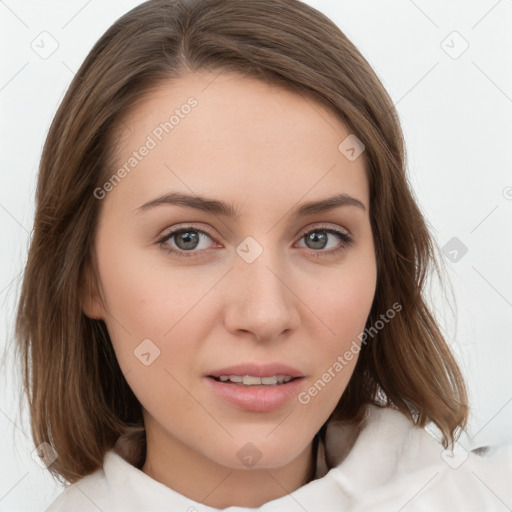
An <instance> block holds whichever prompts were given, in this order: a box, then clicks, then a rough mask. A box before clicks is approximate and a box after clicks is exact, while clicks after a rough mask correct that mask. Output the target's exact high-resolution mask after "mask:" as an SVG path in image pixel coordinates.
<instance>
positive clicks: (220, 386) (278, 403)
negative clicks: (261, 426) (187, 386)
mask: <svg viewBox="0 0 512 512" xmlns="http://www.w3.org/2000/svg"><path fill="white" fill-rule="evenodd" d="M204 377H205V378H206V379H205V380H206V382H207V383H209V384H208V388H209V389H210V391H211V392H213V394H214V395H215V396H217V397H219V398H220V399H222V401H224V403H226V402H227V403H229V404H230V405H231V406H234V407H235V408H236V409H239V410H242V411H247V412H258V413H263V412H271V411H275V410H277V409H280V408H281V407H284V406H285V405H286V404H289V403H290V402H291V401H292V400H293V398H294V397H296V396H297V395H298V394H299V392H300V390H301V388H302V387H303V386H304V384H303V381H304V380H305V376H304V375H302V374H301V373H300V372H299V371H298V370H296V369H294V368H291V367H289V366H285V365H282V364H267V365H264V366H262V365H257V364H251V363H248V364H243V365H238V366H230V367H228V368H223V369H221V370H214V371H211V372H208V373H207V374H206V375H204Z"/></svg>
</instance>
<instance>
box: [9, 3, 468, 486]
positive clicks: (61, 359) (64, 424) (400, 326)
mask: <svg viewBox="0 0 512 512" xmlns="http://www.w3.org/2000/svg"><path fill="white" fill-rule="evenodd" d="M196 70H212V71H214V70H219V71H220V70H229V71H234V72H238V73H241V74H243V75H246V76H250V77H254V78H257V79H260V80H265V81H267V82H269V83H272V84H277V85H280V86H282V87H287V88H289V89H291V90H293V91H295V92H297V93H301V94H304V95H308V96H309V97H310V98H314V99H315V100H316V101H318V102H321V103H323V104H324V105H326V106H328V107H329V108H330V109H331V110H332V111H333V112H334V113H335V114H336V115H337V116H338V117H339V119H340V121H342V122H343V123H345V124H346V126H348V127H349V128H350V131H351V132H352V133H353V134H355V135H356V136H357V137H358V138H359V139H360V140H361V141H362V142H363V144H364V145H365V147H366V149H365V152H364V158H365V165H366V171H367V177H368V181H369V185H370V215H371V226H372V231H373V236H374V243H375V250H376V258H377V288H376V292H375V297H374V301H373V304H372V308H371V312H370V315H369V317H368V320H367V326H368V327H370V326H372V325H374V324H375V322H377V321H378V319H379V315H381V314H382V313H383V312H384V311H386V310H387V309H389V307H390V305H391V304H393V303H396V302H397V303H399V304H400V305H401V306H402V309H401V311H400V313H399V314H397V315H396V317H395V318H394V319H393V320H392V321H391V322H389V323H388V324H387V325H386V326H385V328H383V329H382V330H381V331H380V332H379V333H378V334H377V335H376V336H375V337H374V338H373V339H372V340H371V342H370V343H365V344H362V346H361V352H360V354H359V359H358V361H357V365H356V368H355V370H354V374H353V376H352V378H351V380H350V382H349V384H348V387H347V389H346V391H345V392H344V394H343V396H342V397H341V399H340V401H339V404H338V405H337V407H336V409H335V411H334V412H333V416H336V417H337V418H340V419H343V420H347V421H357V420H358V419H360V417H361V411H362V410H363V406H364V405H365V404H367V403H376V404H378V405H381V406H388V407H389V406H392V407H395V408H397V409H398V410H400V411H401V412H402V413H404V414H405V415H407V416H408V417H409V418H410V419H411V421H413V422H414V423H416V424H418V425H420V426H425V425H427V424H429V423H430V422H433V423H434V424H435V425H437V427H438V428H439V430H440V431H441V432H442V436H443V445H444V446H445V447H446V446H448V444H450V443H452V442H453V441H454V440H455V438H456V435H457V432H458V431H459V429H462V428H464V427H465V425H466V421H467V414H468V406H467V397H466V391H465V386H464V382H463V378H462V375H461V372H460V370H459V368H458V367H457V364H456V362H455V359H454V357H453V356H452V354H451V352H450V349H449V346H448V344H447V343H446V341H445V339H444V337H443V334H442V332H441V330H440V328H439V326H438V325H437V323H436V321H435V319H434V318H433V316H432V314H431V312H430V310H429V307H428V306H427V304H426V302H425V298H424V294H425V293H424V285H425V282H426V278H427V277H428V275H429V271H430V270H431V269H435V270H436V271H437V273H438V274H439V264H438V260H437V259H436V254H435V249H436V246H435V243H434V241H433V239H432V238H431V235H430V234H429V231H428V228H427V226H426V222H425V220H424V218H423V216H422V213H421V211H420V209H419V207H418V206H417V204H416V202H415V199H414V196H413V193H412V191H411V190H410V187H409V184H408V181H407V176H406V164H405V150H404V142H403V137H402V132H401V128H400V124H399V121H398V117H397V114H396V111H395V108H394V105H393V103H392V101H391V99H390V97H389V96H388V94H387V93H386V91H385V90H384V87H383V86H382V84H381V82H380V81H379V79H378V78H377V76H376V75H375V73H374V72H373V70H372V69H371V67H370V65H369V64H368V62H367V61H366V60H365V59H364V58H363V56H362V55H361V54H360V53H359V51H358V50H357V49H356V48H355V47H354V46H353V44H352V43H351V42H350V41H349V40H348V39H347V37H346V36H345V35H344V34H343V33H342V32H341V31H340V29H339V28H338V27H337V26H336V25H335V24H334V23H333V22H332V21H331V20H329V19H328V18H327V17H326V16H324V15H323V14H321V13H320V12H318V11H317V10H315V9H313V8H312V7H310V6H308V5H306V4H304V3H302V2H300V1H298V0H230V1H229V2H227V1H225V0H208V1H200V0H150V1H148V2H145V3H143V4H141V5H139V6H138V7H136V8H135V9H133V10H131V11H130V12H128V13H127V14H125V15H124V16H122V17H121V18H120V19H119V20H117V21H116V22H115V23H114V24H113V25H112V26H111V27H110V28H109V29H108V30H107V32H106V33H105V34H104V35H103V36H102V37H101V38H100V39H99V41H98V42H97V43H96V44H95V46H94V47H93V49H92V50H91V52H90V53H89V55H88V56H87V58H86V59H85V61H84V63H83V64H82V66H81V67H80V69H79V70H78V72H77V74H76V76H75V77H74V79H73V81H72V83H71V85H70V87H69V89H68V91H67V93H66V95H65V97H64V99H63V101H62V103H61V105H60V107H59V109H58V111H57V113H56V115H55V118H54V120H53V122H52V125H51V128H50V130H49V133H48V136H47V139H46V142H45V145H44V150H43V154H42V158H41V162H40V169H39V178H38V184H37V193H36V215H35V223H34V230H33V237H32V240H31V245H30V249H29V253H28V261H27V265H26V269H25V274H24V280H23V285H22V290H21V295H20V300H19V305H18V313H17V318H16V343H17V345H16V348H17V354H18V357H19V360H20V366H21V368H22V372H23V384H24V390H25V393H26V395H27V397H28V401H29V412H30V416H31V424H32V435H33V439H34V441H35V444H36V445H39V444H41V443H43V442H47V443H49V444H51V445H52V446H53V447H54V448H55V450H56V451H57V453H58V458H57V459H56V460H55V462H54V463H53V464H52V465H51V466H50V467H49V470H50V471H51V473H52V474H53V476H54V477H56V478H63V479H65V480H67V481H69V482H71V483H72V482H75V481H76V480H78V479H79V478H81V477H82V476H84V475H86V474H89V473H91V472H93V471H94V470H96V469H98V468H99V467H101V465H102V462H103V457H104V455H105V453H106V451H107V450H109V449H111V448H112V447H113V446H114V444H115V442H116V440H117V439H118V438H119V437H120V436H121V435H123V434H126V435H129V434H130V433H133V434H134V436H133V439H134V442H138V448H139V449H138V450H136V454H135V455H134V456H133V463H135V464H137V465H138V466H139V467H140V465H141V461H142V460H143V458H144V438H143V421H142V412H141V406H140V404H139V402H138V400H137V399H136V397H135V395H134V394H133V392H132V391H131V389H130V388H129V386H128V384H127V382H126V381H125V379H124V376H123V374H122V372H121V370H120V368H119V365H118V363H117V360H116V357H115V353H114V351H113V348H112V345H111V342H110V339H109V335H108V331H107V329H106V326H105V324H104V323H103V322H102V321H101V320H95V319H91V318H89V317H87V316H86V315H85V314H84V312H83V311H82V308H81V301H80V296H81V283H82V279H83V275H84V271H85V269H86V268H88V266H89V265H90V267H91V268H92V269H93V270H94V268H95V266H94V256H93V254H94V243H93V242H94V235H95V230H96V225H97V219H98V213H99V207H100V202H99V201H98V200H97V199H96V198H95V196H94V194H93V191H94V189H95V188H96V187H98V186H101V184H102V183H104V182H105V176H110V175H112V155H113V153H114V151H115V147H116V146H115V141H116V127H117V126H118V125H119V123H120V122H121V121H122V116H123V115H125V114H126V112H127V111H128V109H129V108H131V107H133V105H134V104H135V103H136V102H138V101H140V100H141V98H143V97H144V96H145V95H146V94H147V93H148V91H150V90H151V89H152V88H153V87H155V86H156V85H158V84H161V83H162V82H163V81H166V80H172V79H173V78H176V79H179V77H180V76H182V75H183V74H185V73H189V72H193V71H196ZM340 142H341V141H340ZM95 278H96V279H97V276H96V275H95ZM141 433H142V436H141V435H140V434H141Z"/></svg>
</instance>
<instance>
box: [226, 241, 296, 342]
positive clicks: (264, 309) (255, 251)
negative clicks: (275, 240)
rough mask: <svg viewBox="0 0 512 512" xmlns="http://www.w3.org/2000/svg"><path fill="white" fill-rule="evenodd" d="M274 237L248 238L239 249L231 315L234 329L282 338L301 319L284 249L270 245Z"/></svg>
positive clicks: (234, 275)
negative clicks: (285, 262)
mask: <svg viewBox="0 0 512 512" xmlns="http://www.w3.org/2000/svg"><path fill="white" fill-rule="evenodd" d="M271 238H272V237H271V236H267V237H265V245H264V244H263V243H259V242H258V241H257V240H256V239H255V238H252V237H247V238H246V239H244V240H243V241H242V242H241V243H240V244H239V246H238V247H237V248H236V252H237V257H236V259H235V264H234V269H233V272H232V279H233V281H234V283H235V284H234V288H235V293H234V294H233V295H232V301H233V302H232V303H231V304H230V314H229V315H228V323H229V325H228V327H229V328H230V329H242V330H244V331H251V332H252V333H253V334H254V335H255V336H256V337H258V338H262V339H263V338H268V339H271V338H274V337H278V336H279V335H280V334H281V333H282V332H283V331H285V330H287V329H291V328H293V327H295V324H296V321H297V318H298V313H297V311H296V310H295V306H294V294H293V293H292V292H291V290H290V289H293V287H292V286H291V283H287V282H286V280H287V279H288V277H287V276H288V275H289V273H288V272H287V270H286V265H285V264H284V258H283V254H281V248H279V247H277V245H276V246H275V247H270V246H271V242H270V240H271Z"/></svg>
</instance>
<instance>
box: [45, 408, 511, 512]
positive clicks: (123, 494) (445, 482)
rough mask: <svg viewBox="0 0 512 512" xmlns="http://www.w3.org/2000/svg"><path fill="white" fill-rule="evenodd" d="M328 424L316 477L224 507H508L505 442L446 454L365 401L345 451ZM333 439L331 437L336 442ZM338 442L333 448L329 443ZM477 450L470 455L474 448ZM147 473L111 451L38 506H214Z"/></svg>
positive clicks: (140, 509)
mask: <svg viewBox="0 0 512 512" xmlns="http://www.w3.org/2000/svg"><path fill="white" fill-rule="evenodd" d="M338 425H339V424H336V423H333V422H329V423H328V426H327V430H326V436H325V442H324V441H321V442H320V443H319V446H318V452H317V478H316V479H314V480H312V481H311V482H309V483H308V484H306V485H304V486H302V487H300V488H299V489H297V490H295V491H293V492H292V493H290V494H288V495H286V496H283V497H281V498H278V499H275V500H272V501H269V502H267V503H265V504H263V505H262V506H261V507H259V508H246V507H236V506H232V507H228V508H225V509H222V510H224V511H225V512H249V511H252V512H255V511H261V512H277V511H280V512H283V511H284V512H314V511H321V512H330V511H335V510H336V511H359V512H363V511H366V512H367V511H382V512H384V511H385V512H410V511H426V512H427V511H428V512H443V511H446V512H453V511H464V512H469V511H474V512H477V511H478V512H494V511H496V512H498V511H499V512H506V511H507V510H508V511H510V510H512V446H509V445H507V446H502V447H499V448H494V449H492V450H491V449H487V450H485V449H482V448H480V449H478V450H476V451H471V452H467V451H465V450H464V449H462V448H461V447H460V446H459V449H460V450H461V451H460V453H458V454H457V451H455V452H453V456H450V455H451V453H450V452H447V451H445V450H444V449H443V447H442V446H441V445H440V444H439V443H438V442H437V441H436V440H435V439H434V438H433V437H432V436H431V435H430V434H429V433H428V432H427V431H425V430H424V429H422V428H419V427H416V426H414V425H413V424H412V423H411V421H410V420H408V419H407V418H406V417H405V416H404V415H403V414H401V413H400V412H397V411H395V410H392V409H389V408H385V409H382V408H379V407H376V406H373V405H372V406H368V407H367V409H366V421H365V422H364V424H363V428H362V429H361V431H360V433H359V435H358V436H357V439H356V440H355V443H354V444H353V446H352V448H351V449H350V451H349V453H348V454H346V455H345V454H344V453H342V452H341V451H340V449H339V447H340V446H341V445H343V443H342V442H340V441H341V440H342V439H346V438H347V427H346V426H343V427H340V426H338ZM337 441H338V442H337ZM337 448H338V449H337ZM476 452H478V454H477V453H476ZM218 510H220V509H216V508H212V507H208V506H205V505H203V504H201V503H199V502H196V501H194V500H192V499H190V498H187V497H185V496H183V495H182V494H179V493H178V492H176V491H174V490H173V489H171V488H169V487H167V486H166V485H164V484H162V483H160V482H157V481H156V480H154V479H152V478H151V477H149V476H148V475H146V474H145V473H143V472H142V471H141V470H139V469H137V468H136V467H135V466H132V465H131V464H129V463H128V462H127V461H126V460H124V459H123V458H122V457H120V456H119V455H118V454H117V453H116V452H115V451H113V450H111V451H109V452H108V453H107V454H106V455H105V459H104V465H103V469H99V470H98V471H96V472H94V473H92V474H90V475H88V476H86V477H84V478H82V479H81V480H79V481H78V482H76V483H74V484H72V485H70V486H68V487H66V489H65V490H64V492H62V493H61V494H60V495H59V496H58V497H57V499H56V500H55V501H54V502H53V503H52V504H51V505H50V507H49V508H48V509H47V510H46V512H98V511H102V512H132V511H133V512H145V511H147V512H157V511H168V512H174V511H176V512H215V511H218Z"/></svg>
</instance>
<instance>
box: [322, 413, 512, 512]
mask: <svg viewBox="0 0 512 512" xmlns="http://www.w3.org/2000/svg"><path fill="white" fill-rule="evenodd" d="M336 428H337V427H336V425H333V426H332V427H331V432H330V434H331V439H330V443H331V445H333V444H336V438H337V436H336ZM341 431H342V430H340V432H341ZM328 434H329V432H328ZM328 434H327V435H328ZM327 442H329V438H328V437H327ZM331 473H332V476H333V477H334V478H335V479H336V480H337V481H338V483H339V485H341V486H343V487H344V488H345V489H346V490H347V491H348V492H349V493H350V494H351V495H353V496H357V502H358V503H359V504H360V507H361V510H381V508H379V505H380V506H382V510H385V509H390V507H391V508H393V507H397V510H398V509H401V508H406V509H407V510H408V511H410V510H437V511H453V510H486V511H494V510H502V509H503V507H504V504H507V506H510V505H512V491H511V486H510V482H511V481H512V446H511V445H503V446H494V447H486V448H479V449H478V450H474V451H473V450H466V449H465V448H464V447H462V446H461V445H460V444H458V443H456V446H455V448H454V450H445V449H444V447H443V446H442V445H441V444H440V443H439V442H438V440H436V439H435V438H434V437H433V436H432V435H431V434H429V433H428V432H427V431H426V430H425V429H423V428H421V427H418V426H415V425H414V424H413V423H412V422H411V421H410V420H409V419H408V418H407V417H406V416H405V415H403V414H402V413H400V412H399V411H396V410H394V409H391V408H381V407H377V406H369V407H368V408H367V411H366V417H365V421H364V423H363V425H362V428H361V430H360V433H359V435H358V437H357V439H356V441H355V443H354V445H353V446H352V449H351V450H350V452H349V453H348V455H347V456H346V457H344V458H343V460H341V462H340V463H339V464H338V465H337V466H336V467H335V468H334V469H333V470H332V472H331ZM505 509H506V508H505ZM358 510H359V509H358Z"/></svg>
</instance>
